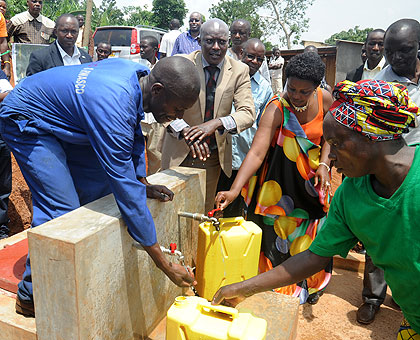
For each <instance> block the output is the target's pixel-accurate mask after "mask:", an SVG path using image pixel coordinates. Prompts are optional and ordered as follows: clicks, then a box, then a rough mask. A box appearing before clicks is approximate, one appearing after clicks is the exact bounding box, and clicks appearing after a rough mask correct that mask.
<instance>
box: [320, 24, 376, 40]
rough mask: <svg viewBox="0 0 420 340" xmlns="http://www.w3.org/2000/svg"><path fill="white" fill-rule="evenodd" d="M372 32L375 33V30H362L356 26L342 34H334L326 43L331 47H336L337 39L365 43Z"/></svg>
mask: <svg viewBox="0 0 420 340" xmlns="http://www.w3.org/2000/svg"><path fill="white" fill-rule="evenodd" d="M370 31H373V28H365V29H360V28H359V26H355V27H354V28H350V29H349V30H348V31H341V32H340V33H335V34H333V35H332V36H331V37H329V38H328V39H327V40H325V42H326V43H327V44H330V45H335V41H336V40H337V39H338V40H350V41H359V42H365V40H366V37H367V34H368V33H369V32H370Z"/></svg>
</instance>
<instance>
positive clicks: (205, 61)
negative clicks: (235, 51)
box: [201, 54, 225, 71]
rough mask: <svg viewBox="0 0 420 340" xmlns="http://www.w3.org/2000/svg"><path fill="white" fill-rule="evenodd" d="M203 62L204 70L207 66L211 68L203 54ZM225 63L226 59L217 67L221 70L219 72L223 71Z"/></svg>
mask: <svg viewBox="0 0 420 340" xmlns="http://www.w3.org/2000/svg"><path fill="white" fill-rule="evenodd" d="M201 61H202V62H203V68H206V67H207V66H210V64H209V63H208V62H207V60H206V59H204V56H203V54H201ZM224 62H225V58H223V60H222V61H221V62H220V63H219V64H217V65H216V67H217V68H218V69H219V71H221V70H222V67H223V64H224Z"/></svg>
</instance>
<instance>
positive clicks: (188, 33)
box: [187, 30, 200, 40]
mask: <svg viewBox="0 0 420 340" xmlns="http://www.w3.org/2000/svg"><path fill="white" fill-rule="evenodd" d="M187 35H189V36H190V37H191V39H194V40H197V39H198V37H199V36H200V35H197V36H196V37H195V38H193V36H192V35H191V32H190V30H188V31H187Z"/></svg>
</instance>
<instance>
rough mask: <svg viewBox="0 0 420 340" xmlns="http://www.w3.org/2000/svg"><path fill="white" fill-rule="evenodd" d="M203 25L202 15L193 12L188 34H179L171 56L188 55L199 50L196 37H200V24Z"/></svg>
mask: <svg viewBox="0 0 420 340" xmlns="http://www.w3.org/2000/svg"><path fill="white" fill-rule="evenodd" d="M202 23H203V18H202V15H201V14H200V13H198V12H193V13H191V15H190V20H189V24H190V29H189V30H188V32H185V33H181V34H180V35H179V36H178V38H176V40H175V43H174V48H173V50H172V55H175V54H190V53H191V52H194V51H197V50H201V46H200V43H199V41H198V36H199V35H200V28H201V24H202Z"/></svg>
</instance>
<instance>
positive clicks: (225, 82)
mask: <svg viewBox="0 0 420 340" xmlns="http://www.w3.org/2000/svg"><path fill="white" fill-rule="evenodd" d="M201 55H202V54H201V51H195V52H193V53H191V54H188V55H183V56H184V57H186V58H188V59H190V60H191V61H192V62H193V63H194V64H195V65H196V67H197V70H198V72H199V74H200V81H201V90H200V95H199V98H198V100H197V101H196V102H195V104H194V105H193V106H192V107H191V108H190V109H188V110H186V111H185V113H184V118H183V119H184V120H185V121H186V122H187V123H188V124H189V125H190V126H195V125H199V124H201V123H203V122H204V113H205V109H206V81H205V79H206V77H205V73H204V69H203V63H202V59H201V58H202V57H201ZM232 103H233V105H234V106H235V112H234V113H232V114H231V111H232ZM228 115H231V116H232V117H233V119H234V120H235V123H236V127H237V131H238V133H240V132H242V131H243V130H245V129H247V128H249V127H251V126H252V124H253V123H254V121H255V105H254V100H253V98H252V92H251V81H250V78H249V68H248V66H247V65H245V64H244V63H242V62H240V61H236V60H234V59H232V58H231V57H228V56H226V57H225V62H224V63H223V67H222V69H221V71H220V74H219V77H218V78H217V84H216V93H215V98H214V118H217V117H225V116H228ZM215 135H216V143H217V149H218V153H219V162H220V166H221V168H222V169H223V171H224V172H225V174H226V175H227V176H229V177H230V176H231V174H232V136H231V135H230V134H229V133H227V132H225V133H223V134H222V135H221V134H220V133H219V132H218V131H216V133H215ZM189 152H190V149H189V147H188V146H187V144H186V143H185V141H184V139H181V140H178V139H177V138H175V137H174V136H172V135H171V134H169V133H168V132H165V136H164V141H163V147H162V169H167V168H170V167H173V166H179V165H180V164H181V163H182V162H183V161H184V159H185V158H186V157H187V156H188V154H189Z"/></svg>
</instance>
